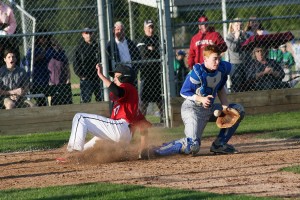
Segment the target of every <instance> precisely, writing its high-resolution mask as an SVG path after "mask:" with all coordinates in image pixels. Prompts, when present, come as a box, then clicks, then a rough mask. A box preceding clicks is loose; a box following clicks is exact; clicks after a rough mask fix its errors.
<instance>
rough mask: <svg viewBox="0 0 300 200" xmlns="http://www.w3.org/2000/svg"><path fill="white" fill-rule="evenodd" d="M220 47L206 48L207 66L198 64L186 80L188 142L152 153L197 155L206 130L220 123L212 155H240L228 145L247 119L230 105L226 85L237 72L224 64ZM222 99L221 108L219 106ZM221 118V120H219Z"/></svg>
mask: <svg viewBox="0 0 300 200" xmlns="http://www.w3.org/2000/svg"><path fill="white" fill-rule="evenodd" d="M220 53H221V52H220V51H219V49H218V47H217V46H216V45H208V46H206V47H205V48H204V63H203V64H199V63H198V64H195V65H194V66H193V70H192V71H191V73H189V74H188V75H187V77H186V79H185V82H184V84H183V86H182V88H181V91H180V95H181V96H182V97H183V98H185V100H184V102H183V104H182V106H181V117H182V120H183V123H184V126H185V128H184V133H185V136H186V137H185V138H182V139H179V140H175V141H172V142H169V143H165V144H163V145H162V146H160V147H155V148H154V149H152V150H153V151H154V154H155V155H160V156H164V155H172V154H176V153H181V154H196V153H198V152H199V150H200V146H201V137H202V133H203V130H204V128H205V126H206V124H207V122H209V121H217V125H218V127H220V132H219V134H218V136H217V138H216V139H215V140H214V141H213V143H212V145H211V147H210V151H211V152H214V153H220V154H232V153H237V150H236V149H235V148H234V147H233V146H232V145H230V144H228V141H229V140H230V138H231V137H232V135H233V134H234V133H235V131H236V129H237V128H238V126H239V123H240V121H241V120H242V119H243V117H244V114H245V112H244V108H243V106H241V105H239V104H229V103H228V100H227V95H226V90H225V87H224V86H225V84H226V81H227V76H228V75H229V74H231V73H232V71H233V68H232V66H231V64H230V63H229V62H226V61H220V58H221V56H220ZM216 96H218V98H219V100H220V102H221V104H217V103H215V98H216ZM217 117H218V119H217Z"/></svg>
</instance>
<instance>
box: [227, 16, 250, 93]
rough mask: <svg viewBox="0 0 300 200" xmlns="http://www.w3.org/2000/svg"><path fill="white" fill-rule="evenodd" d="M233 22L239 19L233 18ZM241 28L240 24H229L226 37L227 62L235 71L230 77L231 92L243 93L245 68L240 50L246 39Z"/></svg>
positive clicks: (242, 53)
mask: <svg viewBox="0 0 300 200" xmlns="http://www.w3.org/2000/svg"><path fill="white" fill-rule="evenodd" d="M234 20H239V18H235V19H234ZM242 28H243V25H242V22H239V21H236V22H232V23H230V24H229V28H228V29H229V30H228V36H227V37H226V42H227V46H228V56H229V62H230V63H231V64H232V66H233V67H234V69H235V70H234V73H233V74H232V77H231V82H232V85H231V91H232V92H242V91H244V84H245V81H246V69H247V66H245V62H244V52H243V51H242V50H241V47H242V46H241V45H242V43H243V42H245V40H246V39H247V34H246V32H244V31H243V30H242ZM228 89H229V88H228Z"/></svg>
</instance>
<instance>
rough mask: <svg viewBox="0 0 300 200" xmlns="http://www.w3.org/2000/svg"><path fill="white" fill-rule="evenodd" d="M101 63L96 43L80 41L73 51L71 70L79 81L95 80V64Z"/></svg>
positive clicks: (96, 77)
mask: <svg viewBox="0 0 300 200" xmlns="http://www.w3.org/2000/svg"><path fill="white" fill-rule="evenodd" d="M100 62H101V56H100V53H99V46H98V44H97V43H96V42H92V43H91V44H88V43H86V42H85V41H84V40H82V41H81V42H80V43H79V45H78V46H77V49H76V51H75V58H74V63H73V68H74V72H75V74H76V75H77V76H78V77H79V78H80V79H81V78H85V79H88V80H97V79H98V75H97V70H96V64H97V63H100Z"/></svg>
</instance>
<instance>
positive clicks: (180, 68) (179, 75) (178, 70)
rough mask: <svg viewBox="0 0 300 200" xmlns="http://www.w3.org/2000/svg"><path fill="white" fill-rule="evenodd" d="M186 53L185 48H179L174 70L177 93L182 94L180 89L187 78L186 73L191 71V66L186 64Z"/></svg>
mask: <svg viewBox="0 0 300 200" xmlns="http://www.w3.org/2000/svg"><path fill="white" fill-rule="evenodd" d="M185 56H186V53H185V51H184V50H179V51H177V52H176V57H175V59H174V72H175V82H176V95H177V96H180V89H181V86H182V84H183V81H184V80H185V77H186V75H187V74H188V73H189V68H188V67H187V66H186V65H185V62H184V59H185Z"/></svg>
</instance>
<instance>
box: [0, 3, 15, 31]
mask: <svg viewBox="0 0 300 200" xmlns="http://www.w3.org/2000/svg"><path fill="white" fill-rule="evenodd" d="M16 28H17V22H16V19H15V15H14V12H13V10H12V8H11V7H9V6H8V5H6V4H5V3H3V2H2V1H0V35H11V34H14V33H15V31H16Z"/></svg>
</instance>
